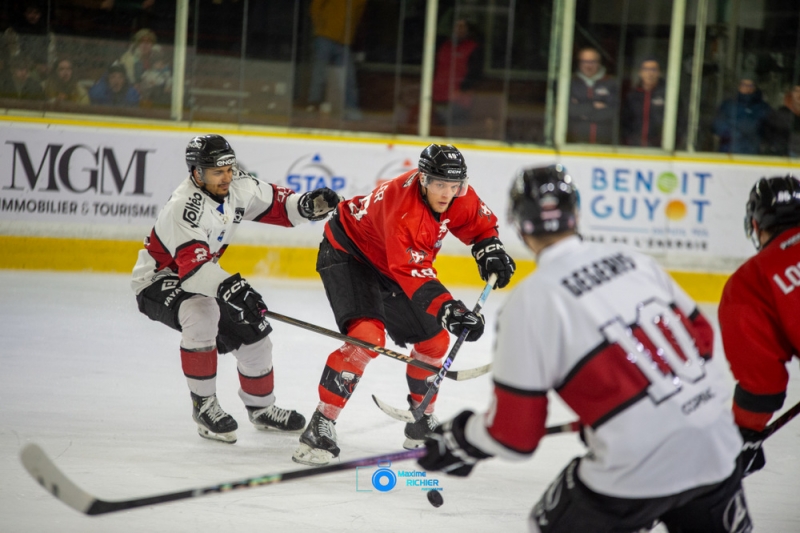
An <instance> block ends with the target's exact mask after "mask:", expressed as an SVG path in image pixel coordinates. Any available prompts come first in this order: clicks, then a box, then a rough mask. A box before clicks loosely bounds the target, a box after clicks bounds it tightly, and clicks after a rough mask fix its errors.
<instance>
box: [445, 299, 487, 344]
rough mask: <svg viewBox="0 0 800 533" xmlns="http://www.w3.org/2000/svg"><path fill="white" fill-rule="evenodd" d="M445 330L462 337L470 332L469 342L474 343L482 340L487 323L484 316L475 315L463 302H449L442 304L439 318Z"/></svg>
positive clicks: (468, 335) (467, 339)
mask: <svg viewBox="0 0 800 533" xmlns="http://www.w3.org/2000/svg"><path fill="white" fill-rule="evenodd" d="M436 318H438V319H439V323H440V324H441V325H442V327H443V328H444V329H446V330H447V331H449V332H450V333H452V334H453V335H461V332H462V331H463V330H465V329H467V330H469V333H467V338H466V339H464V340H466V341H467V342H473V341H476V340H478V339H480V338H481V335H483V328H484V327H485V326H486V322H485V321H484V319H483V315H482V314H480V313H473V312H472V311H470V310H469V309H467V307H466V306H465V305H464V302H462V301H461V300H448V301H446V302H445V303H444V304H442V307H441V309H439V314H438V315H437V317H436Z"/></svg>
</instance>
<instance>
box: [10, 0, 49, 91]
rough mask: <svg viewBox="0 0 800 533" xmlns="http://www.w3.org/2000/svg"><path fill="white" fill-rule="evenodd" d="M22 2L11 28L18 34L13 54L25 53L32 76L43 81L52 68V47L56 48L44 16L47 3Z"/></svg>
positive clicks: (33, 0)
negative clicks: (50, 66) (50, 57)
mask: <svg viewBox="0 0 800 533" xmlns="http://www.w3.org/2000/svg"><path fill="white" fill-rule="evenodd" d="M21 4H22V5H20V6H19V7H20V8H21V11H20V15H19V16H18V18H17V20H16V21H15V22H14V24H13V27H12V28H11V29H10V30H9V31H11V32H15V33H16V34H17V39H16V45H17V49H16V50H12V55H18V54H23V55H25V56H26V57H27V58H28V60H29V61H30V76H31V78H32V79H33V80H34V81H36V82H39V83H42V82H44V80H45V79H47V76H48V73H49V70H50V68H49V65H50V63H49V61H48V58H49V55H50V49H51V48H54V43H53V35H52V33H51V32H49V31H48V28H47V18H46V17H45V16H44V14H45V12H46V9H47V4H45V3H44V2H43V1H42V0H27V1H25V2H21Z"/></svg>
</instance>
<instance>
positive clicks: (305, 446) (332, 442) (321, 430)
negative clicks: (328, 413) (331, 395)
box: [292, 411, 340, 466]
mask: <svg viewBox="0 0 800 533" xmlns="http://www.w3.org/2000/svg"><path fill="white" fill-rule="evenodd" d="M335 424H336V421H335V420H331V419H329V418H326V417H325V415H323V414H322V413H320V412H319V411H314V415H313V416H312V417H311V421H310V422H309V423H308V427H307V428H306V430H305V431H304V432H303V434H302V435H300V446H298V447H297V449H296V450H295V451H294V455H292V461H294V462H295V463H300V464H302V465H311V466H317V465H326V464H328V463H330V462H331V460H332V459H335V458H336V457H339V451H340V450H339V447H338V446H337V445H336V428H335V427H334V426H335Z"/></svg>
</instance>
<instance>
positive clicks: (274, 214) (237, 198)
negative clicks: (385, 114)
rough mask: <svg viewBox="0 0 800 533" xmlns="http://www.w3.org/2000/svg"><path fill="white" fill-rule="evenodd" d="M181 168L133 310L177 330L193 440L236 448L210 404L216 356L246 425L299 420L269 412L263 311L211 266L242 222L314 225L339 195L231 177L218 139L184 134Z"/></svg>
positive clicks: (228, 421)
mask: <svg viewBox="0 0 800 533" xmlns="http://www.w3.org/2000/svg"><path fill="white" fill-rule="evenodd" d="M186 165H187V167H188V170H189V176H188V177H187V179H186V180H184V181H183V182H182V183H181V184H180V185H179V186H178V188H177V189H176V190H175V191H174V192H173V193H172V196H171V197H170V199H169V201H168V202H167V204H166V205H165V206H164V208H163V209H162V211H161V213H160V214H159V215H158V218H157V220H156V223H155V226H154V227H153V229H152V231H151V233H150V235H149V236H148V237H147V238H146V239H145V243H144V249H142V250H141V251H140V252H139V259H138V261H137V263H136V266H135V267H134V269H133V279H132V282H131V286H132V288H133V290H134V292H135V293H136V300H137V302H138V304H139V310H140V311H141V312H142V313H144V314H145V315H147V316H148V317H149V318H150V319H152V320H156V321H158V322H161V323H163V324H166V325H167V326H169V327H171V328H173V329H175V330H178V331H180V332H181V344H180V356H181V366H182V368H183V373H184V375H185V376H186V381H187V382H188V385H189V390H190V393H191V398H192V406H193V415H192V416H193V418H194V420H195V422H196V423H197V430H198V433H199V434H200V436H201V437H205V438H208V439H214V440H219V441H222V442H228V443H233V442H236V429H237V428H238V424H237V423H236V420H234V418H233V417H232V416H230V415H229V414H228V413H226V412H225V411H223V410H222V408H221V407H220V405H219V402H218V401H217V396H216V374H217V355H218V353H232V354H233V355H234V356H235V357H236V360H237V369H238V371H239V372H238V374H239V384H240V389H239V396H240V397H241V399H242V401H243V402H244V404H245V406H246V408H247V412H248V415H249V418H250V422H252V423H253V424H254V425H255V427H256V428H258V429H277V430H283V431H297V430H301V429H303V428H304V427H305V423H306V421H305V417H303V415H301V414H299V413H297V412H296V411H292V410H288V409H282V408H280V407H278V406H277V405H275V394H274V392H273V369H272V343H271V341H270V339H269V337H268V335H269V333H270V332H271V331H272V327H271V326H270V324H269V322H268V321H267V319H266V317H265V316H264V315H263V311H265V310H266V309H267V306H266V305H265V303H264V300H263V298H262V297H261V295H260V294H259V293H258V292H256V290H255V289H253V288H252V287H251V286H250V285H249V284H248V283H247V281H245V280H244V279H242V278H241V276H240V275H239V274H233V275H231V274H230V273H229V272H226V271H225V270H223V269H222V268H221V267H220V266H219V264H218V263H217V261H218V260H219V258H220V257H221V256H222V254H223V253H224V252H225V249H226V248H227V247H228V243H230V242H231V240H232V237H233V234H234V232H235V231H236V228H237V227H238V226H239V224H240V223H241V222H242V221H245V220H252V221H255V222H261V223H264V224H274V225H279V226H287V227H291V226H295V225H297V224H299V223H301V222H305V221H306V220H322V219H323V218H325V217H326V216H327V214H328V213H329V212H330V211H332V210H333V209H334V208H335V207H336V205H337V204H338V202H339V196H338V195H337V194H336V193H335V192H334V191H332V190H330V189H327V188H322V189H317V190H314V191H311V192H307V193H305V194H302V195H300V194H296V193H295V192H294V191H292V190H291V189H287V188H285V187H280V186H278V185H274V184H270V183H265V182H263V181H260V180H258V179H256V178H254V177H252V176H250V175H248V174H246V173H244V172H242V171H240V170H239V169H238V168H237V165H236V154H235V153H234V151H233V148H231V146H230V144H228V142H227V141H226V140H225V139H224V138H223V137H221V136H219V135H214V134H211V135H202V136H199V137H194V138H193V139H192V140H191V141H190V142H189V144H188V146H187V147H186Z"/></svg>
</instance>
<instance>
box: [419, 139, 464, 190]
mask: <svg viewBox="0 0 800 533" xmlns="http://www.w3.org/2000/svg"><path fill="white" fill-rule="evenodd" d="M418 168H419V170H420V172H421V173H422V176H421V177H420V183H422V185H423V187H427V186H428V180H441V181H453V182H458V183H459V184H460V185H461V186H460V187H459V189H458V193H456V196H464V195H465V194H467V182H468V181H469V177H468V176H467V164H466V163H465V162H464V156H463V155H461V152H459V151H458V148H456V147H455V146H453V145H452V144H431V145H429V146H428V147H427V148H425V149H424V150H423V151H422V153H421V154H420V156H419V165H418Z"/></svg>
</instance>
